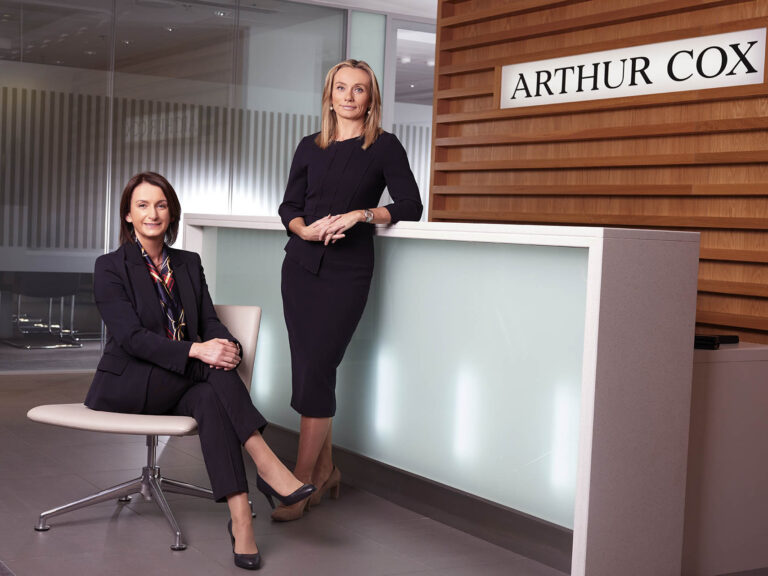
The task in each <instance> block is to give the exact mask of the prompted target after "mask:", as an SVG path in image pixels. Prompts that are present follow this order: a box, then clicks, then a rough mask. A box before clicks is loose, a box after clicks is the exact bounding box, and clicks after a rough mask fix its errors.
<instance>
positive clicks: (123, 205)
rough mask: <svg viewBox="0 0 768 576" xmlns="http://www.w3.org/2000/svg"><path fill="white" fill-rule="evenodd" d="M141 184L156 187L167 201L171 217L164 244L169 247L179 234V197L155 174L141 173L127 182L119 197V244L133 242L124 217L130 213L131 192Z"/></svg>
mask: <svg viewBox="0 0 768 576" xmlns="http://www.w3.org/2000/svg"><path fill="white" fill-rule="evenodd" d="M142 182H146V183H147V184H152V185H153V186H157V187H158V188H160V189H161V190H162V191H163V194H165V199H166V200H167V201H168V210H169V212H170V215H171V223H170V224H169V225H168V230H166V231H165V243H166V244H168V245H169V246H170V245H171V244H173V243H174V242H176V236H177V234H178V233H179V221H180V220H181V204H180V203H179V197H178V196H176V190H174V189H173V186H171V183H170V182H168V180H166V179H165V177H164V176H161V175H160V174H158V173H157V172H141V173H139V174H136V175H135V176H132V177H131V179H130V180H128V183H127V184H126V185H125V188H123V195H122V196H121V197H120V244H125V243H127V242H133V224H131V223H130V222H127V221H126V220H125V217H126V216H127V215H128V214H129V213H130V211H131V198H132V197H133V191H134V190H135V189H136V187H137V186H138V185H139V184H141V183H142Z"/></svg>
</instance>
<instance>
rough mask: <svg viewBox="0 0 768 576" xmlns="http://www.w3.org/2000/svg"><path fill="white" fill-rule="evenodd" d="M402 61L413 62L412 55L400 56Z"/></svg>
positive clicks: (403, 62) (405, 62) (404, 62)
mask: <svg viewBox="0 0 768 576" xmlns="http://www.w3.org/2000/svg"><path fill="white" fill-rule="evenodd" d="M400 62H401V63H402V64H410V63H411V57H410V56H403V57H402V58H400Z"/></svg>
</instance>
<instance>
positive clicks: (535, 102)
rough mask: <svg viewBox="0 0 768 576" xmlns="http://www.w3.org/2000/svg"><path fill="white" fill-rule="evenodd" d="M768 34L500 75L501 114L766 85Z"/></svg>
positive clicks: (607, 54) (718, 37)
mask: <svg viewBox="0 0 768 576" xmlns="http://www.w3.org/2000/svg"><path fill="white" fill-rule="evenodd" d="M765 36H766V29H765V28H756V29H754V30H742V31H739V32H729V33H727V34H714V35H711V36H700V37H697V38H687V39H685V40H674V41H672V42H659V43H657V44H646V45H644V46H632V47H630V48H620V49H617V50H606V51H604V52H592V53H589V54H578V55H575V56H566V57H565V58H552V59H550V60H539V61H537V62H524V63H521V64H511V65H509V66H504V67H502V69H501V100H500V106H501V108H520V107H524V106H541V105H544V104H561V103H563V102H584V101H587V100H600V99H604V98H620V97H627V96H641V95H643V94H662V93H666V92H682V91H687V90H704V89H708V88H724V87H728V86H744V85H747V84H762V83H763V81H764V76H765Z"/></svg>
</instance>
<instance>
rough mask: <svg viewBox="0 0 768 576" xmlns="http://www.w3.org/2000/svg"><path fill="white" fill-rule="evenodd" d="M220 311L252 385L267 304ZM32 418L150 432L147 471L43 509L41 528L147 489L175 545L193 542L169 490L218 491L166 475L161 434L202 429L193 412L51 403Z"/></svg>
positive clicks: (145, 492)
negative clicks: (108, 409)
mask: <svg viewBox="0 0 768 576" xmlns="http://www.w3.org/2000/svg"><path fill="white" fill-rule="evenodd" d="M216 313H217V314H218V316H219V318H220V319H221V321H222V322H223V323H224V325H225V326H227V328H228V329H229V331H230V332H231V333H232V335H233V336H234V337H235V338H237V339H238V341H239V342H240V345H241V347H242V361H241V362H240V366H238V368H237V373H238V374H239V376H240V378H241V379H242V380H243V382H244V383H245V385H246V387H248V388H250V385H251V375H252V374H253V362H254V358H255V356H256V340H257V338H258V335H259V323H260V321H261V308H260V307H259V306H216ZM27 417H28V418H30V419H31V420H34V421H35V422H42V423H44V424H53V425H55V426H64V427H66V428H76V429H78V430H91V431H94V432H108V433H112V434H139V435H142V436H146V437H147V465H146V466H144V468H142V471H141V476H139V477H138V478H135V479H133V480H129V481H127V482H123V483H122V484H118V485H117V486H113V487H112V488H107V489H106V490H102V491H101V492H98V493H96V494H93V495H92V496H88V497H87V498H83V499H81V500H77V501H75V502H71V503H69V504H65V505H64V506H59V507H57V508H53V509H51V510H47V511H46V512H43V513H42V514H40V519H39V520H38V522H37V526H35V530H37V531H41V532H42V531H45V530H48V529H49V528H50V526H48V525H47V524H46V520H47V519H48V518H51V517H53V516H58V515H60V514H64V513H66V512H71V511H72V510H78V509H80V508H85V507H86V506H90V505H91V504H97V503H99V502H104V501H106V500H110V499H112V498H117V499H118V501H119V502H121V503H124V502H128V501H129V500H130V495H131V494H136V493H141V495H142V496H143V497H144V498H145V499H147V500H153V501H154V502H155V503H156V504H157V505H158V506H159V507H160V510H162V512H163V514H164V515H165V518H166V520H168V523H169V524H170V525H171V529H172V530H173V533H174V537H175V540H174V543H173V544H172V545H171V549H172V550H184V549H185V548H186V547H187V545H186V544H185V543H184V536H183V535H182V532H181V528H179V525H178V523H177V522H176V519H175V518H174V516H173V512H172V511H171V508H170V507H169V506H168V502H167V501H166V499H165V496H164V494H163V492H175V493H178V494H187V495H189V496H198V497H201V498H211V499H213V493H212V492H211V491H210V490H208V489H206V488H201V487H199V486H194V485H192V484H187V483H185V482H180V481H178V480H171V479H170V478H163V476H162V475H161V474H160V468H159V466H158V465H157V438H158V436H189V435H192V434H197V422H196V421H195V419H194V418H191V417H189V416H151V415H145V414H122V413H119V412H102V411H97V410H91V409H90V408H88V407H87V406H85V405H84V404H47V405H44V406H37V407H35V408H32V409H31V410H30V411H29V412H27Z"/></svg>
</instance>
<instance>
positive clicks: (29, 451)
mask: <svg viewBox="0 0 768 576" xmlns="http://www.w3.org/2000/svg"><path fill="white" fill-rule="evenodd" d="M89 379H90V376H89V375H87V374H85V375H83V374H79V375H78V374H73V373H64V374H61V375H57V376H53V375H25V376H21V375H0V560H1V561H2V562H4V563H5V564H6V565H7V566H8V568H9V569H10V570H12V571H13V572H14V574H15V575H16V576H48V575H51V576H52V575H56V576H70V575H71V576H75V575H77V576H90V575H99V576H101V575H110V576H121V575H126V576H128V575H131V576H133V575H135V574H144V575H149V576H154V575H176V574H183V575H185V576H196V575H200V576H215V575H220V574H222V575H223V574H240V575H242V574H244V573H245V572H244V571H242V570H239V569H238V568H236V567H235V566H234V565H233V563H232V554H231V548H230V545H229V537H228V535H227V534H226V528H225V526H226V521H227V518H228V516H227V508H226V505H223V504H215V503H213V502H211V501H207V500H199V499H196V498H190V497H185V496H177V495H170V496H169V501H170V504H171V507H172V508H173V510H174V513H175V514H176V517H177V520H178V521H179V523H180V524H181V526H182V529H183V530H184V531H185V536H186V540H187V543H188V545H189V547H188V548H187V550H185V551H183V552H173V551H171V550H170V549H169V545H170V543H171V533H170V530H169V528H168V526H167V524H166V522H165V520H164V518H163V517H162V515H161V514H160V512H159V511H158V510H157V509H156V508H155V506H154V504H152V503H149V502H144V501H142V500H141V498H140V497H134V499H133V501H132V502H131V503H129V504H127V505H124V506H120V505H117V504H116V503H114V502H106V503H102V504H99V505H96V506H92V507H90V508H86V509H83V510H79V511H76V512H72V513H70V514H67V515H64V516H60V517H57V518H53V519H51V521H50V524H51V526H52V528H51V530H50V531H48V532H42V533H38V532H35V531H34V530H33V526H34V525H35V522H36V520H37V515H38V514H39V513H40V512H41V511H42V510H45V509H48V508H51V507H53V506H57V505H59V504H62V503H64V502H67V501H71V500H74V499H76V498H80V497H83V496H85V495H87V494H90V493H92V492H95V491H96V490H98V489H101V488H106V487H108V486H111V485H113V484H117V483H118V482H121V481H124V480H127V479H130V478H133V477H134V476H136V475H138V471H139V470H140V468H141V466H142V465H143V464H144V460H145V457H146V451H145V446H144V439H143V438H140V437H131V436H116V435H101V434H94V433H89V432H78V431H72V430H65V429H61V428H56V427H51V426H45V425H42V424H37V423H34V422H31V421H28V420H27V418H26V416H25V414H26V411H27V410H28V409H29V408H31V407H32V406H35V405H37V404H45V403H57V402H76V401H80V400H82V398H83V397H84V394H85V390H86V389H87V384H88V381H89ZM161 448H162V452H161V454H160V457H159V462H160V466H161V469H162V471H163V474H164V475H165V476H168V477H173V478H178V479H182V480H185V481H190V482H194V483H199V484H203V485H207V476H206V473H205V469H204V467H203V462H202V458H201V455H200V450H199V441H198V439H197V438H196V437H192V438H183V439H178V438H171V439H170V440H168V441H167V442H166V443H164V444H163V445H162V446H161ZM255 477H256V475H255V470H254V469H253V467H252V466H251V467H250V468H249V478H251V479H255ZM252 496H253V498H254V505H255V509H256V511H257V518H256V519H255V520H254V529H255V532H256V539H257V543H258V545H259V548H260V550H261V553H262V556H263V568H262V570H261V573H262V574H270V575H273V576H288V575H290V576H294V575H295V576H304V575H317V576H323V575H339V574H341V575H343V576H355V575H365V576H387V575H406V574H407V575H411V576H463V575H470V574H471V575H488V576H497V575H498V576H501V575H504V576H562V573H561V572H558V571H556V570H553V569H551V568H548V567H546V566H543V565H541V564H538V563H536V562H533V561H531V560H528V559H526V558H523V557H521V556H518V555H516V554H514V553H512V552H510V551H508V550H505V549H503V548H499V547H497V546H495V545H492V544H489V543H488V542H485V541H483V540H480V539H477V538H474V537H472V536H469V535H467V534H464V533H463V532H460V531H458V530H455V529H453V528H450V527H447V526H445V525H443V524H440V523H438V522H435V521H433V520H430V519H429V518H425V517H423V516H420V515H419V514H416V513H414V512H412V511H409V510H407V509H404V508H401V507H399V506H396V505H394V504H392V503H390V502H388V501H386V500H383V499H381V498H378V497H376V496H373V495H371V494H368V493H367V492H365V491H362V490H358V489H354V488H352V487H349V486H346V485H344V486H342V497H341V498H340V499H339V500H338V501H335V502H330V501H327V500H326V501H324V502H323V504H322V505H321V506H319V507H317V508H314V509H313V510H312V511H310V512H309V513H308V514H307V515H306V516H305V517H304V518H303V519H302V520H301V521H298V522H291V523H288V524H275V523H272V522H271V521H270V518H269V509H268V505H267V503H266V501H265V500H264V499H263V498H262V497H261V495H260V494H259V493H258V492H257V491H256V489H255V486H253V485H252Z"/></svg>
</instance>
